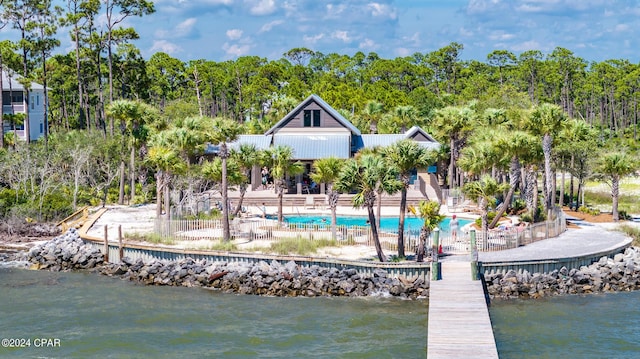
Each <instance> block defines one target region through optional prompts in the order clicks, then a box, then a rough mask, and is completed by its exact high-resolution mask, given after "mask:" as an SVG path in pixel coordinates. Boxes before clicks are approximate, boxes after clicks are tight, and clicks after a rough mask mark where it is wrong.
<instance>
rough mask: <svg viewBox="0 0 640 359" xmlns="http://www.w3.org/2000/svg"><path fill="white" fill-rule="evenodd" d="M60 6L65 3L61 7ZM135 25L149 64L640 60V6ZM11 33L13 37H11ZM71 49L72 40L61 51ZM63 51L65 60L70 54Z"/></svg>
mask: <svg viewBox="0 0 640 359" xmlns="http://www.w3.org/2000/svg"><path fill="white" fill-rule="evenodd" d="M58 1H62V0H58ZM154 3H155V7H156V12H155V13H154V14H152V15H148V16H145V17H143V18H130V19H128V20H127V21H126V22H125V25H129V26H134V27H135V28H136V29H137V31H138V33H139V34H140V39H139V40H137V41H135V45H136V46H137V47H138V48H140V50H141V51H142V53H143V55H144V56H145V57H146V58H148V57H149V56H151V55H152V54H153V53H154V52H157V51H163V52H166V53H168V54H170V55H171V56H174V57H177V58H179V59H181V60H183V61H188V60H192V59H207V60H213V61H223V60H228V59H235V58H237V57H239V56H244V55H257V56H260V57H266V58H268V59H279V58H281V57H282V54H283V53H284V52H285V51H287V50H290V49H292V48H295V47H307V48H309V49H311V50H314V51H320V52H322V53H325V54H327V53H332V52H336V53H339V54H347V55H353V54H354V53H355V52H357V51H362V52H364V53H365V54H366V53H369V52H376V53H377V54H378V55H379V56H381V57H383V58H395V57H398V56H408V55H411V54H413V53H415V52H421V53H428V52H431V51H435V50H437V49H439V48H442V47H444V46H446V45H447V44H449V43H451V42H453V41H456V42H459V43H461V44H462V45H463V46H464V50H463V51H462V54H461V58H462V59H465V60H466V59H476V60H481V61H485V60H486V56H487V54H489V53H490V52H491V51H493V50H509V51H512V52H514V53H515V54H516V55H518V54H519V53H521V52H522V51H525V50H540V51H542V52H543V53H544V54H548V53H550V52H551V51H552V50H553V49H554V48H555V47H557V46H560V47H564V48H567V49H569V50H571V51H573V52H574V53H575V55H576V56H580V57H582V58H584V59H585V60H587V61H603V60H606V59H620V58H622V59H628V60H630V61H631V62H638V61H640V40H639V39H640V37H639V36H638V34H640V3H639V1H638V0H629V1H626V0H442V1H437V0H395V1H394V0H156V1H154ZM4 31H6V30H4ZM65 47H66V49H70V48H71V45H70V43H69V40H68V37H66V36H65V38H64V40H63V49H64V48H65ZM66 49H64V50H63V51H66Z"/></svg>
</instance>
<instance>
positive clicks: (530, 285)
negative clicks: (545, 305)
mask: <svg viewBox="0 0 640 359" xmlns="http://www.w3.org/2000/svg"><path fill="white" fill-rule="evenodd" d="M484 279H485V282H486V284H487V292H488V293H489V296H490V297H491V298H500V299H515V298H520V299H526V298H534V299H536V298H543V297H548V296H556V295H567V294H588V293H604V292H624V291H632V290H638V289H640V248H637V247H630V248H627V249H626V250H625V251H624V253H619V254H616V255H615V256H614V257H613V258H609V257H606V256H603V257H601V258H600V260H598V261H597V262H595V263H593V264H591V265H589V266H582V267H580V268H579V269H575V268H573V269H568V268H566V267H562V268H561V269H559V270H555V271H553V272H551V273H548V274H541V273H533V274H531V273H529V272H528V271H526V270H525V271H523V272H522V273H517V272H516V271H514V270H510V271H508V272H506V273H504V274H502V273H496V274H486V275H485V277H484Z"/></svg>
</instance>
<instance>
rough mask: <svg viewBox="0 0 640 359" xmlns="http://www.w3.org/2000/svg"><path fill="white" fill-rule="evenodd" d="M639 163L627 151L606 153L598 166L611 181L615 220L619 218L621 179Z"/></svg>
mask: <svg viewBox="0 0 640 359" xmlns="http://www.w3.org/2000/svg"><path fill="white" fill-rule="evenodd" d="M637 168H638V164H637V163H636V162H635V161H634V160H633V159H632V158H631V157H630V156H629V155H627V154H626V153H625V152H613V153H607V154H605V155H604V156H603V157H602V158H601V159H600V163H599V166H598V172H599V173H600V174H601V176H602V177H604V178H605V179H606V180H608V181H610V183H609V184H610V185H611V199H612V208H613V209H612V213H613V220H614V221H616V222H617V221H618V220H619V213H618V196H619V194H620V179H621V178H622V177H625V176H628V175H630V174H632V173H634V172H635V170H636V169H637Z"/></svg>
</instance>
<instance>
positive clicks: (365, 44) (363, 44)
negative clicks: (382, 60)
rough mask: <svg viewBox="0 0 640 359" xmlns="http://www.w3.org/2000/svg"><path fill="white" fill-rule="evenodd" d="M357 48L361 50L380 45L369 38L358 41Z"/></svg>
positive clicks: (371, 48) (375, 47) (375, 48)
mask: <svg viewBox="0 0 640 359" xmlns="http://www.w3.org/2000/svg"><path fill="white" fill-rule="evenodd" d="M358 48H359V49H361V50H369V51H372V50H377V49H378V48H380V46H378V44H376V42H375V41H373V40H371V39H364V40H363V41H361V42H360V45H358Z"/></svg>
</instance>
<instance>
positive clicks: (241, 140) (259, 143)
mask: <svg viewBox="0 0 640 359" xmlns="http://www.w3.org/2000/svg"><path fill="white" fill-rule="evenodd" d="M271 137H272V136H265V135H240V136H238V139H237V140H235V141H233V142H231V143H229V149H232V148H234V149H237V148H239V147H240V145H243V144H250V145H254V146H256V149H257V150H266V149H267V148H269V147H270V146H271ZM218 151H220V145H218V144H216V145H213V144H211V143H207V147H205V149H204V153H205V154H207V155H214V154H217V153H218Z"/></svg>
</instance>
